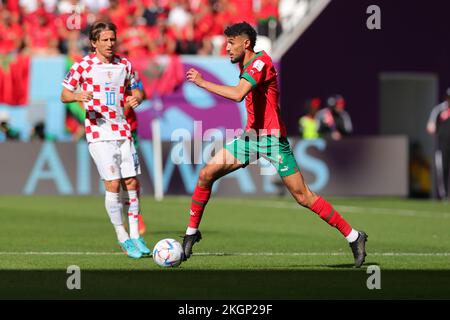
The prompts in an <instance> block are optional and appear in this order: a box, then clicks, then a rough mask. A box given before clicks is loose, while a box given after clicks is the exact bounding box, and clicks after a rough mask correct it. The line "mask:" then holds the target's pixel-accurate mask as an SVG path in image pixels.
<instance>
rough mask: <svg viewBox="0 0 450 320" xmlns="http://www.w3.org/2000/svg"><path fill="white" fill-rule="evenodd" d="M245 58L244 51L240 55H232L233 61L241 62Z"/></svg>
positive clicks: (231, 59)
mask: <svg viewBox="0 0 450 320" xmlns="http://www.w3.org/2000/svg"><path fill="white" fill-rule="evenodd" d="M243 59H244V53H241V54H239V55H238V56H233V57H230V61H231V63H233V64H234V63H238V62H241V61H242V60H243Z"/></svg>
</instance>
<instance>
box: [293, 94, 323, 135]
mask: <svg viewBox="0 0 450 320" xmlns="http://www.w3.org/2000/svg"><path fill="white" fill-rule="evenodd" d="M321 103H322V102H321V100H320V98H312V99H308V100H306V102H305V111H306V114H305V115H303V116H302V117H300V119H299V120H298V130H299V132H300V136H301V137H302V139H317V138H319V123H318V122H317V120H316V114H317V111H319V109H320V106H321Z"/></svg>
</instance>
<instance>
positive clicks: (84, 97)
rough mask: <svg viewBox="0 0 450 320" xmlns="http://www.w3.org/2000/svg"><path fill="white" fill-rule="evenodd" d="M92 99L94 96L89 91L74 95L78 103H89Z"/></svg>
mask: <svg viewBox="0 0 450 320" xmlns="http://www.w3.org/2000/svg"><path fill="white" fill-rule="evenodd" d="M93 97H94V96H93V94H92V92H90V91H81V92H78V93H75V100H76V101H79V102H89V101H90V100H91V99H92V98H93Z"/></svg>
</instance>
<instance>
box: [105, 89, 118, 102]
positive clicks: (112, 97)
mask: <svg viewBox="0 0 450 320" xmlns="http://www.w3.org/2000/svg"><path fill="white" fill-rule="evenodd" d="M105 93H106V105H107V106H115V105H116V93H115V92H114V91H110V92H105Z"/></svg>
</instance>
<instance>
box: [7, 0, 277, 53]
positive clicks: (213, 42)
mask: <svg viewBox="0 0 450 320" xmlns="http://www.w3.org/2000/svg"><path fill="white" fill-rule="evenodd" d="M1 3H2V5H0V55H1V54H5V53H6V54H9V53H16V52H21V50H22V49H24V53H26V54H30V55H55V54H59V53H62V54H67V55H69V56H70V57H71V58H72V59H73V60H78V59H79V58H80V57H82V56H84V55H85V54H87V53H88V52H89V48H90V43H89V41H88V37H87V34H88V30H89V25H91V24H92V23H93V22H94V21H100V20H102V21H111V22H113V23H114V24H116V25H117V27H118V29H119V30H121V31H122V34H121V37H119V35H118V39H119V41H120V40H122V41H123V42H124V43H125V45H124V46H122V45H121V44H119V46H120V47H124V48H126V47H128V53H129V54H131V55H133V54H134V55H135V56H143V57H147V56H152V55H155V54H169V55H170V54H173V53H177V54H201V55H210V54H221V55H225V54H226V50H225V45H226V44H225V38H224V36H223V31H224V29H225V28H226V27H227V26H228V25H230V24H232V23H236V22H241V21H247V22H248V23H250V24H251V25H253V26H255V27H256V26H257V25H258V24H259V32H260V35H261V38H262V37H264V36H269V37H271V39H272V40H273V32H272V33H271V30H272V31H273V30H275V35H278V34H279V32H280V30H281V28H280V27H279V23H278V19H279V18H278V3H279V0H133V1H132V0H8V1H5V0H3V1H2V2H1ZM273 23H275V24H276V25H277V27H276V28H275V29H273ZM271 26H272V27H271ZM260 42H261V41H260Z"/></svg>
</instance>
